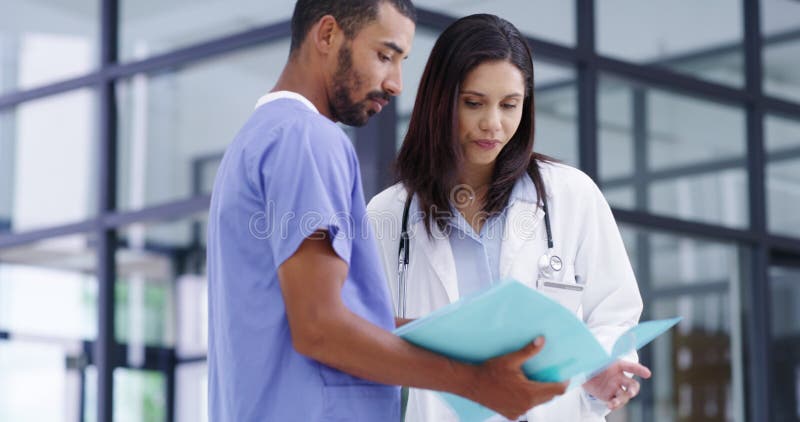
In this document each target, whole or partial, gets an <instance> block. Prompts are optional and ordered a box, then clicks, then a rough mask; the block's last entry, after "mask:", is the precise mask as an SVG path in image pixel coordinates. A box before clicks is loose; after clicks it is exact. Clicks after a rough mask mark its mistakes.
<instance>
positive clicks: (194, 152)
mask: <svg viewBox="0 0 800 422" xmlns="http://www.w3.org/2000/svg"><path fill="white" fill-rule="evenodd" d="M288 52H289V42H288V40H284V41H281V42H276V43H273V44H269V45H265V46H259V47H255V48H250V49H246V50H241V51H236V52H233V53H229V54H227V55H225V56H222V57H215V58H214V59H212V60H208V61H203V62H200V63H195V64H192V65H189V66H186V67H180V68H175V69H170V70H168V71H165V72H159V73H156V74H142V75H137V76H135V77H133V78H132V79H127V80H123V81H121V82H119V83H118V84H117V101H118V110H119V132H118V133H119V142H120V145H119V151H118V160H117V163H118V171H119V180H118V184H117V187H118V191H117V201H118V204H119V207H120V208H122V209H139V208H143V207H147V206H150V205H155V204H160V203H165V202H170V201H174V200H180V199H186V198H188V197H190V196H193V195H199V194H203V193H209V192H210V187H211V185H212V181H213V176H214V173H215V172H216V168H217V165H218V164H219V160H220V159H221V158H222V154H223V152H224V151H225V147H226V146H227V145H228V143H230V142H231V140H232V139H233V138H234V136H235V135H236V132H237V131H238V130H239V128H240V127H241V125H242V124H243V123H244V122H245V121H246V120H247V118H248V117H249V116H250V114H251V113H252V111H253V107H255V104H256V101H257V100H258V99H259V97H261V96H262V95H263V94H265V93H266V92H267V91H268V90H270V89H271V88H272V86H273V85H274V84H275V81H277V79H278V75H279V73H280V71H281V67H280V66H276V63H283V62H285V60H286V55H287V54H288ZM220 81H225V82H224V83H221V82H220Z"/></svg>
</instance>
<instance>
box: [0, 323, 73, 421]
mask: <svg viewBox="0 0 800 422" xmlns="http://www.w3.org/2000/svg"><path fill="white" fill-rule="evenodd" d="M81 350H82V347H81V342H53V343H45V342H41V341H38V340H37V341H33V340H26V339H15V338H13V337H12V338H11V339H10V340H0V374H2V376H0V420H2V421H33V422H38V421H42V422H45V421H48V422H49V421H65V422H77V421H79V420H80V410H81V407H80V405H81V387H82V386H81V381H82V380H81V375H80V373H81V369H80V368H75V367H70V362H76V361H81V360H82V359H85V357H81V356H82V352H81ZM78 357H81V358H80V359H79V358H78Z"/></svg>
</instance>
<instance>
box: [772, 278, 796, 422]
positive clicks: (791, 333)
mask: <svg viewBox="0 0 800 422" xmlns="http://www.w3.org/2000/svg"><path fill="white" fill-rule="evenodd" d="M769 286H770V292H771V300H772V303H771V306H770V314H771V320H772V329H771V332H772V348H771V350H772V356H771V357H770V362H771V363H772V379H773V383H774V384H773V388H772V389H771V390H770V391H771V392H772V393H773V394H774V395H775V396H774V397H773V400H771V405H772V412H773V413H772V416H773V417H774V418H775V420H776V421H793V420H798V419H800V342H798V339H800V269H798V268H788V267H773V268H771V269H770V284H769Z"/></svg>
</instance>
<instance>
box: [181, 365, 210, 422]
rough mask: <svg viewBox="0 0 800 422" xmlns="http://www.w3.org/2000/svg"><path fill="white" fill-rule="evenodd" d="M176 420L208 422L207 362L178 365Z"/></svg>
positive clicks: (182, 421)
mask: <svg viewBox="0 0 800 422" xmlns="http://www.w3.org/2000/svg"><path fill="white" fill-rule="evenodd" d="M175 420H176V421H177V422H208V367H207V365H206V363H205V362H198V363H187V364H182V365H178V368H177V369H176V372H175Z"/></svg>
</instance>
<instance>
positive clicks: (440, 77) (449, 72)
mask: <svg viewBox="0 0 800 422" xmlns="http://www.w3.org/2000/svg"><path fill="white" fill-rule="evenodd" d="M491 61H508V62H510V63H512V64H513V65H515V66H516V67H517V68H518V69H519V70H520V72H522V75H523V77H524V78H525V100H524V102H523V106H522V121H521V122H520V125H519V128H517V131H516V133H514V136H512V137H511V140H510V141H509V142H508V143H507V144H506V145H505V147H503V150H502V151H501V152H500V154H499V155H498V156H497V160H496V162H495V167H494V172H493V174H492V180H491V184H490V186H489V192H488V194H487V198H486V203H485V204H484V208H483V211H484V212H486V213H488V214H489V215H494V214H496V213H498V212H500V211H502V210H503V208H505V206H506V204H508V200H509V198H510V196H511V191H512V190H513V188H514V184H515V183H516V181H517V180H518V179H519V178H520V177H522V176H523V175H524V174H525V173H526V172H527V173H528V174H530V176H531V179H533V183H534V185H535V186H536V193H537V194H538V196H539V202H540V203H541V198H544V195H545V188H544V184H543V183H542V178H541V174H540V172H539V166H538V163H537V161H541V160H548V158H547V157H545V156H543V155H539V154H536V153H534V152H533V133H534V106H533V59H532V56H531V51H530V48H529V47H528V44H527V42H526V41H525V38H523V36H522V34H520V32H519V30H518V29H517V28H516V27H515V26H514V25H512V24H511V23H510V22H508V21H506V20H504V19H502V18H499V17H497V16H494V15H488V14H478V15H471V16H467V17H464V18H461V19H459V20H457V21H456V22H454V23H453V24H452V25H450V26H449V27H447V29H445V31H444V32H443V33H442V35H441V36H439V39H438V40H437V41H436V44H435V45H434V46H433V51H431V55H430V57H429V58H428V63H427V65H426V66H425V71H424V72H423V74H422V79H421V80H420V84H419V91H418V92H417V99H416V102H415V103H414V110H413V111H412V113H411V121H410V123H409V125H408V133H407V134H406V137H405V139H404V140H403V146H402V147H401V148H400V153H399V155H398V158H397V162H396V172H397V176H398V179H399V181H400V182H402V183H403V184H404V185H405V187H406V189H407V190H408V191H409V194H412V195H416V196H417V199H418V201H419V205H420V208H421V211H422V213H423V217H424V218H423V220H424V222H425V229H426V230H427V232H428V234H429V235H430V234H431V225H432V222H436V224H437V225H438V226H439V228H440V229H444V227H445V225H446V224H447V221H448V219H449V218H450V217H451V213H450V209H451V208H450V201H451V199H452V198H451V195H452V193H453V191H454V190H455V188H456V186H457V183H458V181H457V178H458V174H459V171H460V169H461V167H462V161H463V154H462V151H461V146H460V144H459V142H458V139H457V133H458V131H457V128H458V115H457V112H456V110H457V109H456V107H457V106H458V97H459V90H460V86H461V83H462V82H463V81H464V79H465V77H466V76H467V74H468V73H469V72H470V71H471V70H473V69H474V68H475V67H477V66H478V65H480V64H482V63H485V62H491Z"/></svg>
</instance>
